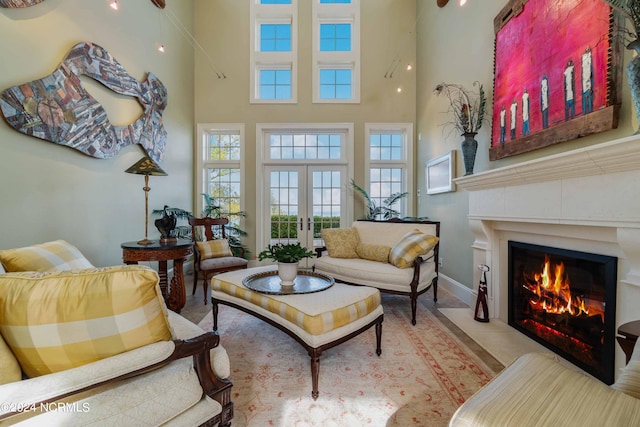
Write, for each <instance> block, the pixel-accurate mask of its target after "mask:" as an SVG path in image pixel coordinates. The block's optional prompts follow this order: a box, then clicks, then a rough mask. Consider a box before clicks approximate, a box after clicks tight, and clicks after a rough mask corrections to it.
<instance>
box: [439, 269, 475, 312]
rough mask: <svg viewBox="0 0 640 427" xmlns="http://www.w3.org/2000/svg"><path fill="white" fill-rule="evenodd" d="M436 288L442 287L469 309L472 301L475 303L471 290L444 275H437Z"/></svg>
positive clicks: (473, 293)
mask: <svg viewBox="0 0 640 427" xmlns="http://www.w3.org/2000/svg"><path fill="white" fill-rule="evenodd" d="M438 287H443V288H444V289H445V290H446V291H447V292H449V293H451V294H453V295H454V296H456V297H457V298H459V299H460V300H462V302H464V303H465V304H467V305H468V306H469V307H471V305H472V303H473V301H475V297H476V294H475V292H473V289H471V288H469V287H467V286H465V285H463V284H462V283H460V282H457V281H455V280H453V279H452V278H451V277H449V276H447V275H445V274H442V273H438Z"/></svg>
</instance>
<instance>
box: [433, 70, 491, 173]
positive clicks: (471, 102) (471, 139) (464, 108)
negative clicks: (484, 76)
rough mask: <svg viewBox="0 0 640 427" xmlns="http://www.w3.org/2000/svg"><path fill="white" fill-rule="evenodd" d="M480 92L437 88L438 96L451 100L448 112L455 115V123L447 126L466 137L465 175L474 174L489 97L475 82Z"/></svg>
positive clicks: (458, 87)
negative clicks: (479, 137)
mask: <svg viewBox="0 0 640 427" xmlns="http://www.w3.org/2000/svg"><path fill="white" fill-rule="evenodd" d="M473 85H474V86H478V91H477V92H475V91H471V90H468V89H466V88H465V87H464V86H462V85H458V84H451V83H440V84H439V85H437V86H436V88H435V91H434V92H435V93H436V95H441V94H442V95H445V96H446V97H447V98H448V99H449V110H448V112H451V113H453V122H448V123H445V125H453V127H454V128H455V129H457V130H458V131H459V132H460V133H461V135H462V136H463V137H464V141H462V157H463V159H464V168H465V175H471V174H473V166H474V163H475V160H476V151H477V150H478V142H477V141H476V140H475V136H476V134H477V133H478V130H479V129H480V128H481V127H482V122H483V121H484V112H485V110H486V107H487V97H486V95H485V93H484V89H483V88H482V84H480V82H478V81H475V82H474V83H473Z"/></svg>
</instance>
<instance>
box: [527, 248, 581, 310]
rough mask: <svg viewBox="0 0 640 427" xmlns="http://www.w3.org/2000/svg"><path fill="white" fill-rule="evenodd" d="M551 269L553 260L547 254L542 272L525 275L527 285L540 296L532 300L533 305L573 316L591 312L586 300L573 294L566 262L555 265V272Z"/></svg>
mask: <svg viewBox="0 0 640 427" xmlns="http://www.w3.org/2000/svg"><path fill="white" fill-rule="evenodd" d="M551 270H552V268H551V262H550V261H549V257H548V256H547V255H545V256H544V265H543V267H542V272H541V273H534V274H533V277H528V278H527V277H525V281H526V283H527V287H528V288H529V290H530V291H531V292H533V293H534V294H535V295H536V296H537V297H538V299H537V300H535V301H534V300H531V301H530V302H531V305H532V306H533V307H534V308H536V309H538V310H544V311H545V312H547V313H554V314H562V313H569V314H571V315H572V316H580V315H582V314H589V311H588V310H587V308H586V307H585V303H584V301H583V300H582V299H581V298H580V297H579V296H572V295H571V287H570V280H569V277H568V276H567V275H566V274H565V271H564V263H562V262H561V263H559V264H556V265H554V266H553V272H552V271H551ZM527 279H528V280H527ZM531 279H533V280H531Z"/></svg>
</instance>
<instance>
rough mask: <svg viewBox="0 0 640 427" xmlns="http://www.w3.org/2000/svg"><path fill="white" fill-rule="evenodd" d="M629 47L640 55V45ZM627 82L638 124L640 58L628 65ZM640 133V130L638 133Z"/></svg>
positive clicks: (639, 116) (639, 118)
mask: <svg viewBox="0 0 640 427" xmlns="http://www.w3.org/2000/svg"><path fill="white" fill-rule="evenodd" d="M636 42H637V40H636ZM628 47H629V48H631V49H634V50H635V51H636V53H637V54H638V55H640V45H639V44H638V43H635V42H634V43H631V44H629V46H628ZM627 80H628V81H629V89H630V90H631V100H632V101H633V107H634V108H635V110H636V118H637V119H638V122H640V56H636V57H634V58H633V59H632V60H631V61H629V63H628V64H627ZM639 132H640V130H638V131H637V132H636V133H639Z"/></svg>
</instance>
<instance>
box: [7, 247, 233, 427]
mask: <svg viewBox="0 0 640 427" xmlns="http://www.w3.org/2000/svg"><path fill="white" fill-rule="evenodd" d="M0 261H1V262H2V263H3V264H4V266H5V267H7V268H6V270H19V269H21V268H24V267H25V266H27V265H31V266H33V267H34V268H35V269H40V270H43V271H45V272H37V271H23V272H6V271H5V269H3V268H2V264H0V332H1V333H2V335H1V336H0V425H33V426H43V425H47V426H54V425H65V426H67V425H73V426H84V425H91V426H102V425H110V426H111V425H136V426H158V425H165V426H197V425H206V426H216V425H230V423H231V419H232V417H233V404H232V402H231V400H230V397H231V386H232V385H231V382H230V381H229V380H228V379H227V378H228V376H229V373H230V366H229V359H228V356H227V353H226V351H225V350H224V348H223V347H221V346H220V345H219V337H218V335H217V334H216V333H214V332H205V331H203V330H202V329H200V328H199V327H198V326H196V325H195V324H193V323H191V322H189V321H188V320H187V319H185V318H183V317H181V316H180V315H178V314H176V313H173V312H171V311H168V310H167V309H166V306H165V305H164V300H163V299H162V296H161V294H160V289H159V286H158V281H159V279H158V274H157V273H156V272H155V271H154V270H152V269H150V268H148V267H144V266H137V265H136V266H133V265H132V266H118V267H107V268H95V267H92V266H91V265H90V263H89V262H88V261H87V260H86V259H85V258H84V257H82V255H81V254H80V253H79V251H78V250H77V249H76V248H75V247H73V246H71V245H69V244H68V243H66V242H64V241H56V242H49V243H46V244H42V245H34V246H32V247H28V248H20V249H19V250H8V251H0Z"/></svg>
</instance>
